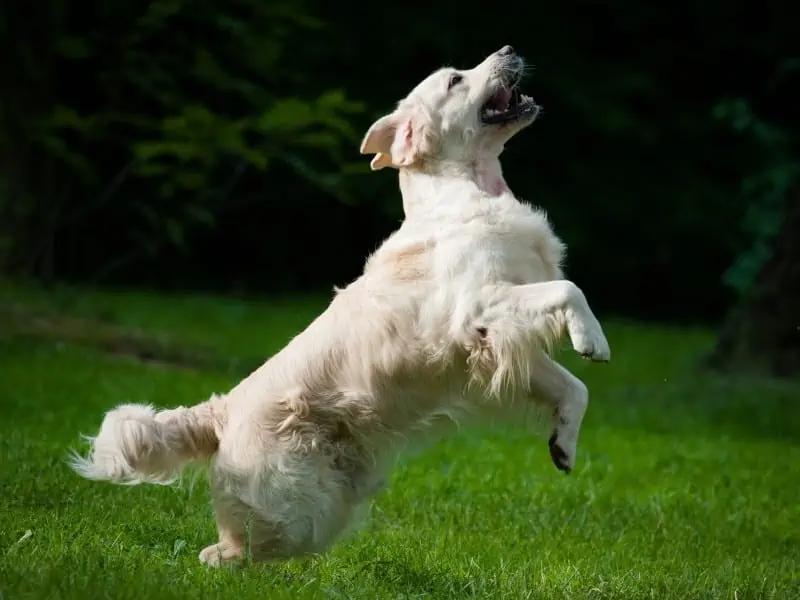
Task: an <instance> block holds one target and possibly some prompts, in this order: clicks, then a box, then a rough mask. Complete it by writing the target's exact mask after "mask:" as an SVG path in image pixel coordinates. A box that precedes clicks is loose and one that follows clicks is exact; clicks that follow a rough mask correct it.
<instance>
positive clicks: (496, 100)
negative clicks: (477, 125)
mask: <svg viewBox="0 0 800 600" xmlns="http://www.w3.org/2000/svg"><path fill="white" fill-rule="evenodd" d="M509 102H511V90H509V89H508V88H505V87H502V88H500V89H499V90H497V91H496V92H495V94H494V96H492V99H491V100H490V102H489V107H490V108H493V109H495V110H506V109H507V108H508V104H509Z"/></svg>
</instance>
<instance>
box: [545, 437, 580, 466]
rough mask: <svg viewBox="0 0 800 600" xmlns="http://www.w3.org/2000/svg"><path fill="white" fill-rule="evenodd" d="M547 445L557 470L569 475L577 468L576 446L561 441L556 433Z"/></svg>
mask: <svg viewBox="0 0 800 600" xmlns="http://www.w3.org/2000/svg"><path fill="white" fill-rule="evenodd" d="M547 445H548V446H549V447H550V458H551V459H553V464H554V465H555V466H556V469H558V470H559V471H563V472H564V473H566V474H567V475H569V474H570V473H571V472H572V468H573V467H574V466H575V453H576V447H575V444H574V443H572V444H567V443H564V441H563V440H560V439H559V436H558V433H555V432H554V433H553V435H551V436H550V440H549V441H548V442H547Z"/></svg>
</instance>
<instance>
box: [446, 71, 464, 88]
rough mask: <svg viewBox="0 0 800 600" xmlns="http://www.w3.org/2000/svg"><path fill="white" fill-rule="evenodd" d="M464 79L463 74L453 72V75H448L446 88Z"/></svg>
mask: <svg viewBox="0 0 800 600" xmlns="http://www.w3.org/2000/svg"><path fill="white" fill-rule="evenodd" d="M463 79H464V76H463V75H461V74H460V73H455V74H454V75H451V76H450V81H449V82H448V83H447V89H448V90H449V89H451V88H452V87H453V86H454V85H458V84H459V83H461V82H462V81H463Z"/></svg>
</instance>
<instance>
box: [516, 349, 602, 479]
mask: <svg viewBox="0 0 800 600" xmlns="http://www.w3.org/2000/svg"><path fill="white" fill-rule="evenodd" d="M531 371H532V373H531V374H532V377H531V382H530V388H531V394H532V395H533V398H534V399H535V400H536V401H537V402H540V403H542V404H544V405H545V406H547V407H548V408H551V409H552V411H553V413H552V414H553V426H552V433H551V435H550V440H549V441H548V445H549V447H550V457H551V458H552V459H553V464H554V465H555V466H556V468H558V469H559V470H561V471H564V472H565V473H569V472H570V471H572V468H573V467H574V466H575V455H576V453H577V448H578V435H579V434H580V429H581V423H582V422H583V416H584V414H585V413H586V407H587V405H588V404H589V392H588V390H587V389H586V385H584V383H583V382H582V381H581V380H580V379H578V378H577V377H575V376H574V375H573V374H572V373H570V372H569V371H568V370H567V369H565V368H564V367H562V366H561V365H560V364H558V363H557V362H555V361H554V360H552V359H551V358H549V357H547V356H542V358H541V360H540V361H537V362H536V364H535V365H534V367H533V369H531Z"/></svg>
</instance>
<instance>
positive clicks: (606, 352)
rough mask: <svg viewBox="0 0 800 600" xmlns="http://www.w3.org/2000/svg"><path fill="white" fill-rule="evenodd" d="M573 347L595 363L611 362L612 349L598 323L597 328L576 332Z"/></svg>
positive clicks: (573, 337) (573, 336)
mask: <svg viewBox="0 0 800 600" xmlns="http://www.w3.org/2000/svg"><path fill="white" fill-rule="evenodd" d="M571 337H572V347H573V348H574V349H575V352H577V353H578V354H580V355H581V356H582V357H583V358H585V359H587V360H591V361H594V362H609V361H610V360H611V347H610V346H609V345H608V340H607V339H606V336H605V334H604V333H603V329H602V327H600V324H599V323H598V324H597V326H596V327H590V328H585V329H583V328H582V330H580V331H578V332H574V333H573V335H572V336H571Z"/></svg>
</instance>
